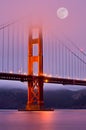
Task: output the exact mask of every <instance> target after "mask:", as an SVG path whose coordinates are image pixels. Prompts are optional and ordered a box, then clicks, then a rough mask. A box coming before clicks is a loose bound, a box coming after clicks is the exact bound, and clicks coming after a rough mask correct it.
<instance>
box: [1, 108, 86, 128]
mask: <svg viewBox="0 0 86 130" xmlns="http://www.w3.org/2000/svg"><path fill="white" fill-rule="evenodd" d="M85 115H86V110H55V111H44V112H43V111H42V112H41V111H38V112H36V111H34V112H25V111H23V112H21V111H17V110H13V111H12V110H9V111H8V110H7V111H4V110H0V129H1V130H19V129H21V130H78V129H79V130H86V116H85Z"/></svg>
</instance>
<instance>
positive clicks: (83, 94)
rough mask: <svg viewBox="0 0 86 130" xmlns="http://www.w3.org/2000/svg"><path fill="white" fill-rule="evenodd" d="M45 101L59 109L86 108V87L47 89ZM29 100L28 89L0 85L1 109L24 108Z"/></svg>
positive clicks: (46, 103) (47, 104)
mask: <svg viewBox="0 0 86 130" xmlns="http://www.w3.org/2000/svg"><path fill="white" fill-rule="evenodd" d="M44 101H45V106H46V107H51V108H58V109H70V108H78V109H84V108H86V89H84V90H78V91H71V90H66V89H62V90H52V91H51V90H45V91H44ZM26 102H27V89H24V88H23V89H22V88H19V87H18V88H9V87H8V88H7V89H6V88H2V87H0V109H17V108H24V107H25V104H26Z"/></svg>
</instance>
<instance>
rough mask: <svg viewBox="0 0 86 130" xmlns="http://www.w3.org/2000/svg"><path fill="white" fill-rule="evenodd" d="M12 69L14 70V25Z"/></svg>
mask: <svg viewBox="0 0 86 130" xmlns="http://www.w3.org/2000/svg"><path fill="white" fill-rule="evenodd" d="M12 71H13V72H14V27H13V29H12Z"/></svg>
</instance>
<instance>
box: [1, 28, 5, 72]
mask: <svg viewBox="0 0 86 130" xmlns="http://www.w3.org/2000/svg"><path fill="white" fill-rule="evenodd" d="M2 37H3V41H2V72H3V71H4V60H5V59H4V28H3V36H2Z"/></svg>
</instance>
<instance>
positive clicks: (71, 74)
mask: <svg viewBox="0 0 86 130" xmlns="http://www.w3.org/2000/svg"><path fill="white" fill-rule="evenodd" d="M66 43H68V44H66ZM68 45H69V46H68ZM72 46H73V47H72ZM0 79H1V80H15V81H21V82H27V83H28V99H27V104H26V108H25V110H41V109H44V100H43V85H44V83H53V84H54V83H55V84H63V85H68V84H71V85H84V86H85V85H86V54H85V53H84V52H83V51H82V50H81V49H80V48H79V47H77V46H76V44H74V42H72V41H71V40H70V39H66V41H62V40H60V39H59V38H57V37H56V38H54V39H52V35H51V36H50V37H49V33H46V31H45V32H43V31H42V29H41V27H32V26H30V27H29V28H28V27H27V26H24V25H23V24H21V25H19V23H16V22H11V23H7V24H2V25H0Z"/></svg>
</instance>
